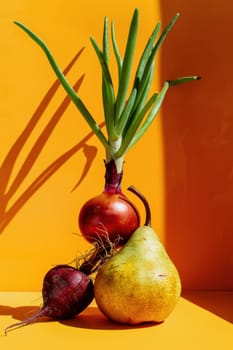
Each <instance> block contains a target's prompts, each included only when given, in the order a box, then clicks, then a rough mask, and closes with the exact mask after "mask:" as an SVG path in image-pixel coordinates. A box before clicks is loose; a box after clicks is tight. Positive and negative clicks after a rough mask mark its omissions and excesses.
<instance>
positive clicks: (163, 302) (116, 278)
mask: <svg viewBox="0 0 233 350" xmlns="http://www.w3.org/2000/svg"><path fill="white" fill-rule="evenodd" d="M129 189H130V190H131V191H133V189H134V188H132V187H130V188H129ZM134 191H135V189H134ZM137 194H138V195H139V192H137ZM140 195H141V194H140ZM141 196H142V195H141ZM142 198H143V200H144V201H145V198H144V197H141V199H142ZM144 204H146V203H145V202H144ZM148 210H149V207H147V214H148V215H147V220H146V222H147V224H145V225H144V226H141V227H139V228H138V229H137V230H136V231H135V232H134V233H133V234H132V235H131V237H130V238H129V240H128V241H127V243H126V244H125V245H124V246H123V248H121V250H119V251H118V252H117V253H116V254H115V255H114V256H113V257H112V258H110V259H109V260H108V261H106V262H105V263H104V264H103V265H102V266H101V268H100V269H99V271H98V272H97V275H96V278H95V287H94V290H95V299H96V303H97V306H98V307H99V309H100V310H101V311H102V313H103V314H104V315H105V316H107V317H108V318H110V319H112V320H113V321H116V322H119V323H125V324H139V323H143V322H162V321H164V320H165V319H166V318H167V317H168V316H169V315H170V313H171V312H172V311H173V309H174V308H175V306H176V304H177V302H178V300H179V297H180V293H181V282H180V277H179V274H178V271H177V269H176V267H175V265H174V263H173V262H172V261H171V259H170V258H169V256H168V254H167V252H166V250H165V248H164V246H163V244H162V242H161V241H160V239H159V237H158V236H157V234H156V233H155V231H154V230H153V229H152V228H151V226H150V225H149V224H148V222H150V213H149V212H148Z"/></svg>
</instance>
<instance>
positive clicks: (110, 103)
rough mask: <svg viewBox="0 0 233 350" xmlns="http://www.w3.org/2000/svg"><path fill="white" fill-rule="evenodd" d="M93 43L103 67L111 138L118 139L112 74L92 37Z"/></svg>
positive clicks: (105, 103) (105, 105) (108, 128)
mask: <svg viewBox="0 0 233 350" xmlns="http://www.w3.org/2000/svg"><path fill="white" fill-rule="evenodd" d="M90 40H91V43H92V45H93V47H94V49H95V52H96V54H97V57H98V59H99V62H100V65H101V68H102V79H103V98H104V112H105V122H106V127H107V130H108V134H109V138H110V139H111V140H114V139H116V133H115V128H114V103H115V97H114V89H113V84H112V78H111V74H110V72H109V69H108V66H107V64H106V62H105V59H104V54H103V53H102V51H101V50H100V48H99V47H98V45H97V43H96V41H95V40H94V38H92V37H91V38H90Z"/></svg>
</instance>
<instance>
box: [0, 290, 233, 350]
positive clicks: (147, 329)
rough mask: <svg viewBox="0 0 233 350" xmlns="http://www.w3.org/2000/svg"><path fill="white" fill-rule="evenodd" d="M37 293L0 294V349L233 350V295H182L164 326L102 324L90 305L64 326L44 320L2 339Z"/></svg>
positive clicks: (34, 305)
mask: <svg viewBox="0 0 233 350" xmlns="http://www.w3.org/2000/svg"><path fill="white" fill-rule="evenodd" d="M41 302H42V299H41V293H39V292H1V293H0V327H1V337H0V348H1V349H4V350H5V349H7V350H8V349H9V350H10V349H24V350H26V349H54V350H56V349H95V350H96V349H97V350H100V349H101V350H104V349H108V350H110V349H112V348H114V349H116V348H117V349H142V350H143V349H150V348H151V349H158V350H163V349H169V350H170V349H179V350H182V349H185V350H192V349H207V350H209V349H211V350H213V349H218V350H219V349H221V350H228V349H233V326H232V323H233V292H189V293H184V294H183V296H182V298H181V299H180V301H179V303H178V305H177V307H176V309H175V310H174V311H173V313H172V314H171V315H170V317H169V318H167V320H165V322H163V323H161V324H158V325H154V324H147V325H141V326H137V327H131V326H122V325H118V324H115V323H112V322H111V321H109V320H108V319H106V318H105V317H104V316H103V315H102V314H101V313H100V311H99V310H98V308H97V307H96V305H95V303H94V302H93V303H92V304H91V305H90V306H89V307H88V308H87V309H86V310H85V311H84V312H83V313H81V314H80V315H79V316H78V317H76V318H75V319H73V320H69V321H62V322H58V321H53V320H49V319H47V318H44V319H43V320H40V322H36V323H34V324H31V325H28V326H26V327H21V328H18V329H16V330H14V331H11V332H9V333H8V335H7V336H5V335H4V329H5V327H6V326H8V325H10V324H11V323H14V322H16V321H19V320H22V319H24V318H25V317H26V316H29V315H30V314H32V313H33V312H35V311H36V310H38V308H39V306H40V305H41Z"/></svg>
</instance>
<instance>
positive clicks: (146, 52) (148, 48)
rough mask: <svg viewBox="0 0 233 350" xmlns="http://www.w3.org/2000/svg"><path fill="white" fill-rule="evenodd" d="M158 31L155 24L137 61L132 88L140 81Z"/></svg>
mask: <svg viewBox="0 0 233 350" xmlns="http://www.w3.org/2000/svg"><path fill="white" fill-rule="evenodd" d="M159 29H160V23H157V25H156V26H155V28H154V30H153V32H152V34H151V36H150V37H149V40H148V41H147V44H146V46H145V49H144V51H143V53H142V56H141V58H140V60H139V64H138V68H137V71H136V75H135V79H134V87H138V84H139V82H140V81H141V78H142V75H143V72H144V69H145V66H146V63H147V61H148V58H149V57H150V54H151V51H152V49H153V45H154V41H155V38H156V36H157V34H158V31H159Z"/></svg>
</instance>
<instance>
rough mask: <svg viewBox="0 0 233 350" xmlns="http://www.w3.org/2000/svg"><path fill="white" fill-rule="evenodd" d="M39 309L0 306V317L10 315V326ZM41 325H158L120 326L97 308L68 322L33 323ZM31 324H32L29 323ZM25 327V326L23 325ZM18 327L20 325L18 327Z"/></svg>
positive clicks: (117, 328) (112, 327)
mask: <svg viewBox="0 0 233 350" xmlns="http://www.w3.org/2000/svg"><path fill="white" fill-rule="evenodd" d="M39 310H40V308H39V307H38V306H19V307H10V306H5V305H0V315H9V316H10V315H11V316H12V322H10V323H9V325H7V326H10V325H11V324H16V323H17V321H18V322H21V321H23V320H25V319H27V318H29V317H31V316H33V315H35V314H36V313H37V312H38V311H39ZM39 322H40V323H42V322H60V323H61V324H63V325H66V326H70V327H76V328H86V329H99V330H101V329H102V330H114V329H115V330H121V329H123V330H124V329H129V328H130V329H135V328H145V327H152V326H156V325H159V323H153V322H148V323H144V324H140V325H135V326H131V325H121V324H118V323H115V322H113V321H111V320H109V319H107V318H106V317H105V316H104V315H103V314H102V313H101V312H100V311H99V309H98V308H97V307H93V306H89V307H88V308H87V309H86V310H84V311H83V312H82V313H80V314H79V315H77V316H76V317H74V318H72V319H69V320H53V319H51V318H48V317H41V318H38V319H37V320H36V321H35V322H33V323H39ZM31 324H32V323H31ZM24 326H25V325H24ZM19 327H20V325H19Z"/></svg>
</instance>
